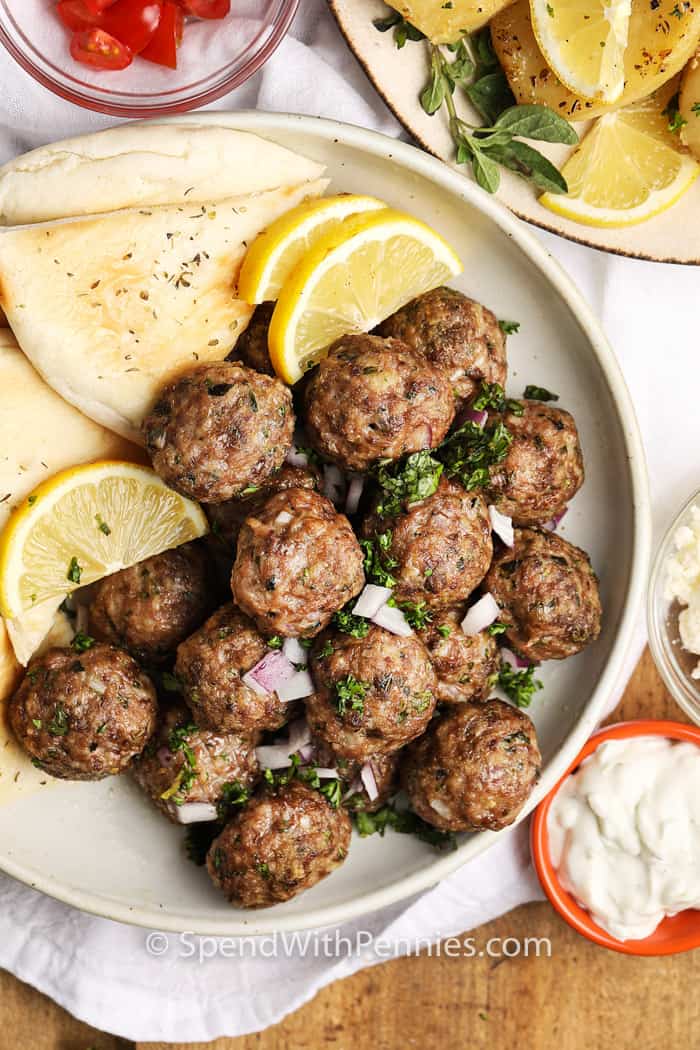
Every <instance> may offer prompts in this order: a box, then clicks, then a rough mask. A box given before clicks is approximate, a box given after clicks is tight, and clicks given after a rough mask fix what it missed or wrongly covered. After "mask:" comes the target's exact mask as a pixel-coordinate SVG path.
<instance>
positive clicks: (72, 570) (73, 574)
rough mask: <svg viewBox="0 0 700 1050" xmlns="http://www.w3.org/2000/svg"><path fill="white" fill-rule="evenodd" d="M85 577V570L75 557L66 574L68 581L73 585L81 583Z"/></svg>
mask: <svg viewBox="0 0 700 1050" xmlns="http://www.w3.org/2000/svg"><path fill="white" fill-rule="evenodd" d="M82 575H83V570H82V568H81V566H80V563H79V562H78V559H77V558H76V557H75V555H73V557H72V558H71V560H70V564H69V565H68V572H67V573H66V579H67V580H70V582H71V583H80V578H81V576H82Z"/></svg>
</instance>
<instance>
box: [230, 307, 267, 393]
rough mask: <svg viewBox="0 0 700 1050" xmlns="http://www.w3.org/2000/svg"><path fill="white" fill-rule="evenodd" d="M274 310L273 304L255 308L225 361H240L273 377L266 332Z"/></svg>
mask: <svg viewBox="0 0 700 1050" xmlns="http://www.w3.org/2000/svg"><path fill="white" fill-rule="evenodd" d="M274 309H275V304H274V303H261V304H260V306H256V307H255V310H254V312H253V316H252V317H251V319H250V322H249V324H248V327H247V328H246V330H245V331H244V332H243V333H242V334H241V335H240V336H239V337H238V340H237V342H236V345H235V346H234V348H233V350H232V351H231V353H230V354H229V356H228V358H227V360H228V361H233V360H241V361H242V362H243V364H245V365H247V366H248V368H252V369H254V370H255V371H256V372H262V373H264V374H265V375H267V376H273V375H274V374H275V370H274V368H273V367H272V361H271V360H270V353H269V351H268V349H267V332H268V329H269V327H270V321H271V320H272V314H273V311H274Z"/></svg>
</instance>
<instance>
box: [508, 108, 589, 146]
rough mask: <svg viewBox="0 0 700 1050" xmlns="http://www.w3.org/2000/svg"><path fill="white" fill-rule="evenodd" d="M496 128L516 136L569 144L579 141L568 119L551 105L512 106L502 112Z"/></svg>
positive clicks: (573, 144) (572, 144)
mask: <svg viewBox="0 0 700 1050" xmlns="http://www.w3.org/2000/svg"><path fill="white" fill-rule="evenodd" d="M494 128H495V129H497V130H498V131H507V132H509V134H511V135H512V136H513V137H514V138H521V139H537V140H539V141H540V142H563V143H565V144H566V145H567V146H575V145H576V143H577V142H578V135H577V133H576V131H575V130H574V128H573V127H572V126H571V124H569V122H568V120H564V118H563V117H560V116H559V114H558V113H555V111H554V110H553V109H550V108H549V106H542V105H519V106H511V107H510V108H509V109H506V110H505V111H504V112H503V113H501V114H500V116H499V117H498V119H497V120H496V122H495V124H494Z"/></svg>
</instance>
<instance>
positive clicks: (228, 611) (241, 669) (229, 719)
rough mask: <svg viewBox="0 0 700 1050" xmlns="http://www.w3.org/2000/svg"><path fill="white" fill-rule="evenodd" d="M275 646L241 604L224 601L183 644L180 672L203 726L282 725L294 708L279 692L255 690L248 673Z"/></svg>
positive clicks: (241, 729)
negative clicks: (240, 608)
mask: <svg viewBox="0 0 700 1050" xmlns="http://www.w3.org/2000/svg"><path fill="white" fill-rule="evenodd" d="M269 652H270V649H269V648H268V646H267V643H266V642H265V639H264V638H263V637H262V636H261V635H260V634H258V632H257V630H256V629H255V624H254V623H252V622H251V620H249V619H248V617H247V616H244V615H243V613H242V612H241V611H240V610H239V609H237V608H236V607H235V605H231V604H229V605H224V606H223V608H221V609H219V610H218V611H217V612H215V613H214V615H213V616H210V617H209V619H208V620H207V621H206V623H205V624H203V625H202V627H200V629H199V630H198V631H196V632H195V633H194V634H193V635H192V636H191V637H190V638H188V639H187V641H185V642H182V644H181V645H179V646H178V650H177V660H176V662H175V674H176V676H177V678H178V680H179V682H180V684H181V685H182V690H183V696H184V699H185V703H186V704H187V706H188V707H189V708H190V710H191V711H192V714H193V715H194V718H195V720H196V722H197V724H198V725H199V726H201V727H202V729H211V730H214V731H215V732H223V733H252V732H254V731H255V730H256V729H279V728H280V726H283V725H284V724H285V722H287V720H288V719H289V717H290V715H291V714H292V713H293V709H292V707H291V706H290V705H289V704H284V703H282V701H281V700H280V699H279V698H278V696H277V693H264V692H258V691H257V690H254V689H251V688H250V686H248V685H246V684H245V682H244V681H243V676H244V675H245V674H246V673H247V672H248V671H250V669H251V668H252V667H254V666H255V665H256V664H257V663H258V661H259V660H262V658H263V656H265V654H266V653H269Z"/></svg>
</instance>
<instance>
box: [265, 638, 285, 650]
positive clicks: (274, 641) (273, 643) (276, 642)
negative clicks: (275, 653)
mask: <svg viewBox="0 0 700 1050" xmlns="http://www.w3.org/2000/svg"><path fill="white" fill-rule="evenodd" d="M283 645H284V639H283V638H281V637H280V635H279V634H273V636H272V638H268V639H267V647H268V649H281V648H282V646H283Z"/></svg>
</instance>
